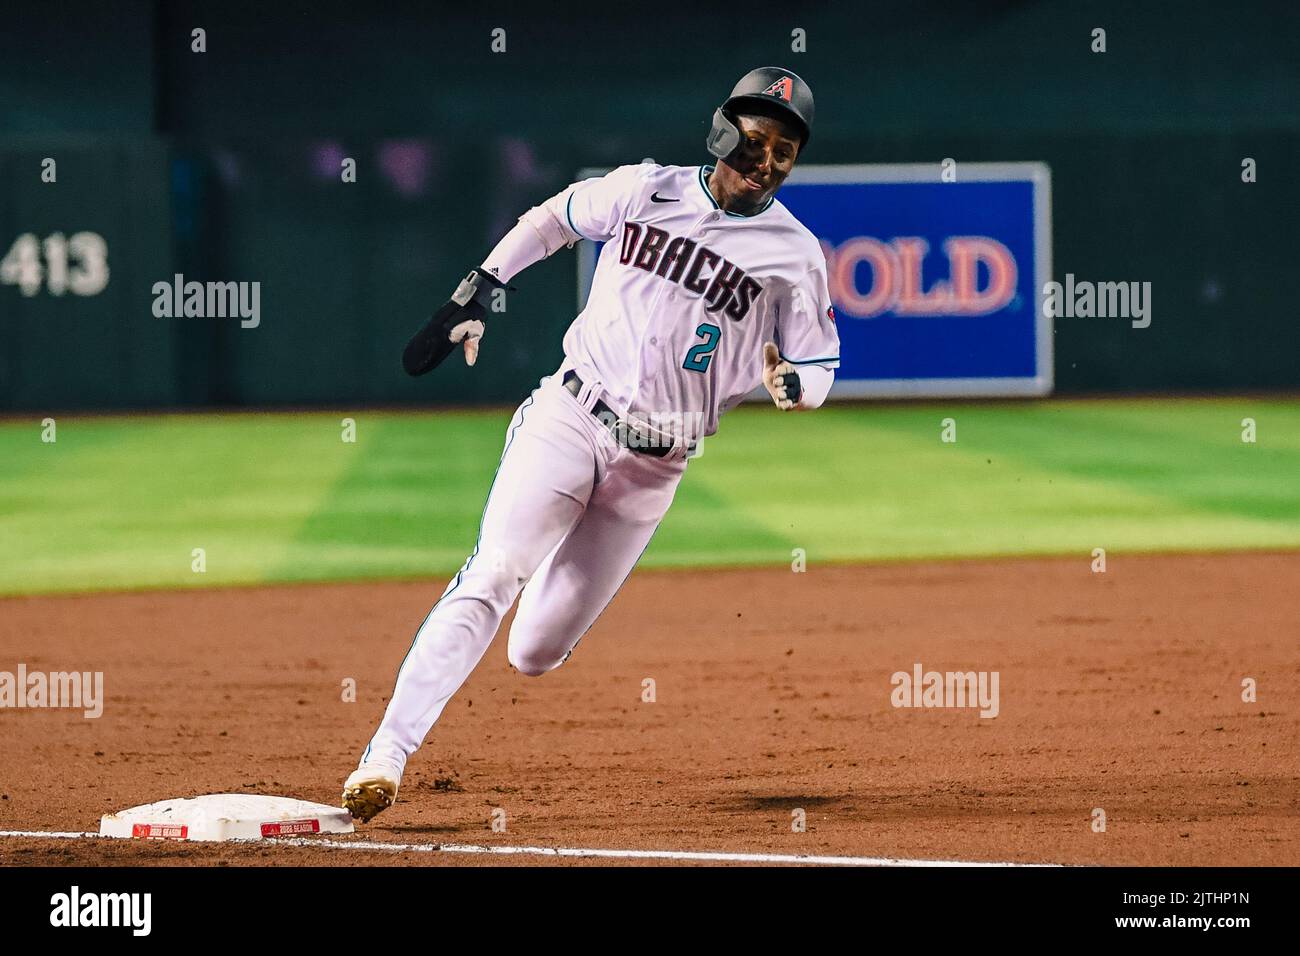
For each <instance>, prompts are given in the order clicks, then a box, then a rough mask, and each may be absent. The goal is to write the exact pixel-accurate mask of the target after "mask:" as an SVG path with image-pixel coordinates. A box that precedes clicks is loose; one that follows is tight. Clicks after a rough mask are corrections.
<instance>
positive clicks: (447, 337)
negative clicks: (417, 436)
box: [402, 269, 506, 375]
mask: <svg viewBox="0 0 1300 956" xmlns="http://www.w3.org/2000/svg"><path fill="white" fill-rule="evenodd" d="M504 288H506V285H505V283H503V282H501V281H500V280H499V279H497V277H496V276H494V275H491V274H489V273H487V272H484V271H483V270H482V269H475V270H473V271H472V272H470V274H469V275H467V276H466V277H465V278H464V279H463V280H461V283H460V285H459V286H457V287H456V291H455V292H454V293H452V296H451V299H450V300H449V301H448V302H447V303H446V304H444V305H443V306H442V307H441V308H440V309H438V311H437V312H435V313H433V318H431V319H429V321H428V322H426V323H425V324H424V327H423V328H421V329H420V331H418V332H416V333H415V335H414V337H412V339H411V341H409V342H407V343H406V349H405V351H403V352H402V367H403V368H404V369H406V374H408V375H423V374H424V373H426V372H429V371H432V370H433V369H435V368H437V367H438V366H439V365H441V364H442V362H443V360H444V359H446V358H447V356H448V355H450V354H451V353H452V350H453V349H455V347H456V346H457V345H459V346H461V348H462V350H463V351H464V353H465V364H466V365H473V364H474V363H475V362H476V361H478V349H479V340H480V339H482V338H483V331H484V329H485V328H486V325H485V322H484V320H485V319H486V318H487V307H488V303H489V302H490V301H491V296H492V293H493V292H494V291H495V290H496V289H504Z"/></svg>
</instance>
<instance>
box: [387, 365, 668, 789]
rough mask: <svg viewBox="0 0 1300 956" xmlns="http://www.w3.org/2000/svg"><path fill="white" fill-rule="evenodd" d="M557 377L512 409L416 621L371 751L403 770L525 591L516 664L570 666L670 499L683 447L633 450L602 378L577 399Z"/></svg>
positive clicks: (513, 645) (512, 651)
mask: <svg viewBox="0 0 1300 956" xmlns="http://www.w3.org/2000/svg"><path fill="white" fill-rule="evenodd" d="M561 371H563V367H562V369H561ZM560 379H561V376H560V374H559V373H557V374H556V375H552V376H549V377H548V378H545V379H542V381H541V384H540V385H539V386H538V387H537V388H536V389H534V390H533V393H532V394H531V395H530V396H529V397H528V398H527V399H526V400H525V401H524V403H523V404H522V405H520V406H519V408H518V410H517V411H516V412H515V414H514V418H513V419H512V420H511V422H510V425H509V427H508V428H507V430H506V441H505V450H504V451H503V452H502V454H501V464H500V466H499V467H498V469H497V474H496V478H495V479H494V480H493V482H492V487H491V489H490V490H489V492H488V499H487V504H486V506H485V507H484V510H483V520H482V524H481V526H480V529H479V539H478V544H477V545H476V546H475V548H474V551H473V553H471V554H470V556H469V558H468V559H467V560H466V561H465V564H464V566H462V567H461V569H460V572H459V573H458V574H457V575H456V576H455V577H454V578H453V579H452V580H451V582H450V583H449V584H448V585H447V589H446V590H445V591H444V592H443V594H442V597H441V598H440V599H439V600H438V603H437V604H435V605H434V606H433V610H431V611H430V612H429V614H428V616H427V617H426V618H425V619H424V623H423V624H422V625H421V626H420V629H419V631H417V632H416V635H415V640H414V641H413V642H412V644H411V648H410V650H409V651H408V652H407V654H406V658H405V660H403V661H402V664H401V667H400V668H399V670H398V672H397V683H396V686H395V687H394V689H393V697H392V700H391V701H389V704H388V709H387V710H386V711H385V713H384V718H383V721H382V722H381V723H380V725H379V729H378V730H377V731H376V732H375V735H374V737H373V738H372V739H371V741H370V744H369V746H368V747H367V748H366V750H365V754H364V755H363V756H362V761H363V762H369V763H381V764H385V765H388V766H391V767H394V768H395V769H397V770H398V771H399V772H400V771H401V770H403V769H404V768H405V765H406V758H407V757H409V756H410V755H411V754H412V753H414V752H415V750H416V749H417V748H418V747H419V746H420V744H421V743H423V741H424V738H425V735H426V734H428V732H429V729H430V728H431V727H432V726H433V724H434V721H436V720H437V719H438V717H439V715H441V714H442V710H443V708H444V707H445V706H446V705H447V701H448V700H449V699H450V698H451V695H452V694H454V693H455V692H456V691H457V690H458V689H459V688H460V686H461V685H462V684H463V683H464V682H465V680H466V679H467V678H468V677H469V675H470V672H471V671H473V670H474V668H475V666H476V665H477V664H478V662H479V661H480V660H481V659H482V657H483V654H484V653H485V652H486V651H487V648H488V645H489V644H491V643H492V638H493V637H495V636H496V632H497V628H498V627H499V626H500V624H501V618H502V617H503V616H504V615H505V613H506V611H507V610H509V608H510V605H511V604H513V603H514V600H515V598H516V597H517V596H518V595H519V592H520V589H522V590H523V597H522V598H521V599H520V602H519V610H518V612H517V613H516V615H515V619H514V623H513V625H512V626H511V628H510V644H509V659H510V663H511V664H513V665H514V666H515V667H516V668H518V669H519V670H520V671H522V672H523V673H525V674H528V675H530V676H537V675H540V674H543V673H545V672H546V671H549V670H552V669H553V668H555V667H558V666H559V665H560V664H562V663H563V662H564V661H565V660H566V659H567V658H568V656H569V653H570V651H572V650H573V647H574V645H575V644H577V643H578V640H579V639H580V638H581V637H582V636H583V634H584V633H586V631H587V629H588V628H589V627H591V625H592V624H593V623H594V622H595V620H596V618H597V617H599V616H600V614H601V612H602V611H603V610H604V609H605V607H606V605H608V604H609V602H610V601H611V600H612V599H613V597H614V595H615V594H616V593H617V592H618V589H619V588H620V587H621V586H622V584H623V582H624V580H626V579H627V576H628V574H630V573H631V571H632V568H633V566H635V564H636V562H637V559H638V558H640V556H641V553H642V552H643V551H644V550H645V547H646V545H647V544H649V542H650V537H651V536H652V535H653V534H654V531H655V528H656V527H658V525H659V521H660V519H661V518H662V517H663V516H664V513H665V512H666V511H667V510H668V506H669V505H670V504H672V500H673V495H674V494H675V492H676V490H677V483H678V482H679V481H680V480H681V477H682V474H683V473H684V472H685V470H686V461H685V458H684V455H679V454H677V453H676V452H674V455H673V457H669V458H655V457H652V456H649V455H645V454H643V453H640V452H636V451H632V450H630V449H627V448H624V447H622V446H621V445H619V444H618V443H617V442H615V441H614V439H613V436H611V435H610V433H609V431H608V429H606V428H605V427H603V426H602V425H601V423H600V422H599V421H598V420H597V419H596V418H595V417H594V416H593V415H592V414H591V413H590V412H589V411H588V409H590V408H591V406H592V404H593V403H594V402H595V400H596V398H597V397H598V394H599V392H598V390H599V386H598V385H596V384H584V386H583V389H582V391H581V392H580V393H579V396H578V398H575V397H574V396H573V395H572V394H571V393H570V392H569V391H568V390H567V389H565V388H564V387H563V386H562V385H561V381H560ZM525 585H526V586H525Z"/></svg>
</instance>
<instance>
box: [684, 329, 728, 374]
mask: <svg viewBox="0 0 1300 956" xmlns="http://www.w3.org/2000/svg"><path fill="white" fill-rule="evenodd" d="M695 334H696V335H698V336H700V338H702V339H704V341H703V342H701V343H700V344H699V345H692V346H691V348H690V351H688V352H687V353H686V361H685V362H683V363H682V368H684V369H686V371H688V372H705V371H708V368H709V362H711V361H712V360H713V351H714V349H716V348H717V347H718V339H719V338H721V337H722V329H720V328H718V327H717V326H716V325H710V324H709V323H708V322H701V323H700V327H699V328H698V329H696V330H695Z"/></svg>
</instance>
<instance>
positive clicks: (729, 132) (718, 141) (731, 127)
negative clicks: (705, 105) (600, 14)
mask: <svg viewBox="0 0 1300 956" xmlns="http://www.w3.org/2000/svg"><path fill="white" fill-rule="evenodd" d="M705 145H707V146H708V148H709V152H710V153H712V154H713V155H714V156H716V157H718V159H726V158H727V157H728V156H730V155H731V154H732V152H733V151H734V150H735V149H736V147H737V146H739V145H740V129H739V127H737V126H736V124H735V122H734V121H733V120H732V119H731V117H730V116H728V115H727V114H726V113H725V112H723V109H722V107H721V106H719V107H718V108H717V109H716V110H714V111H713V128H712V129H710V130H709V138H708V139H707V140H705Z"/></svg>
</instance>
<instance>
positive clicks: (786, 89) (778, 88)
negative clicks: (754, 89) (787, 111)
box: [763, 76, 794, 103]
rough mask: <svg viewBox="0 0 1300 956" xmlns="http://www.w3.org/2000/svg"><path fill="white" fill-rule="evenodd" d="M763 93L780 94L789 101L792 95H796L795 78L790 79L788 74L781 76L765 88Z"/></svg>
mask: <svg viewBox="0 0 1300 956" xmlns="http://www.w3.org/2000/svg"><path fill="white" fill-rule="evenodd" d="M763 95H764V96H779V97H781V99H783V100H785V101H786V102H787V103H789V102H790V97H791V96H793V95H794V80H792V79H790V77H788V76H783V77H781V79H779V80H777V81H776V82H775V83H773V84H772V85H771V86H769V87H768V88H767V89H765V90H764V91H763Z"/></svg>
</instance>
